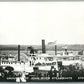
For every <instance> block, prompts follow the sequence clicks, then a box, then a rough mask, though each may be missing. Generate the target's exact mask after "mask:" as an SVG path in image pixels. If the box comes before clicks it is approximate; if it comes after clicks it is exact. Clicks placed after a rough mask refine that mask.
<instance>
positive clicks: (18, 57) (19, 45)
mask: <svg viewBox="0 0 84 84" xmlns="http://www.w3.org/2000/svg"><path fill="white" fill-rule="evenodd" d="M18 61H20V45H18Z"/></svg>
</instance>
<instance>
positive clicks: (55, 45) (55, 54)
mask: <svg viewBox="0 0 84 84" xmlns="http://www.w3.org/2000/svg"><path fill="white" fill-rule="evenodd" d="M55 55H57V46H56V45H55Z"/></svg>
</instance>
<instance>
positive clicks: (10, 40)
mask: <svg viewBox="0 0 84 84" xmlns="http://www.w3.org/2000/svg"><path fill="white" fill-rule="evenodd" d="M42 39H45V41H46V44H47V43H48V42H54V41H57V43H58V44H84V2H0V44H22V45H39V44H41V40H42Z"/></svg>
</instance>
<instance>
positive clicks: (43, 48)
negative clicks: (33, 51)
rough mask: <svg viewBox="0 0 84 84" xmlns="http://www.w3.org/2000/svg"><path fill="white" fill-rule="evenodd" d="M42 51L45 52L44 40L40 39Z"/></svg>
mask: <svg viewBox="0 0 84 84" xmlns="http://www.w3.org/2000/svg"><path fill="white" fill-rule="evenodd" d="M42 53H46V49H45V40H44V39H43V40H42Z"/></svg>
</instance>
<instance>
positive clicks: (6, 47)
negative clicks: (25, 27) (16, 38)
mask: <svg viewBox="0 0 84 84" xmlns="http://www.w3.org/2000/svg"><path fill="white" fill-rule="evenodd" d="M29 46H32V47H33V48H35V49H38V50H41V49H42V47H41V45H21V47H20V49H21V50H26V49H27V47H29ZM64 47H67V49H68V50H84V45H83V44H82V45H80V44H75V45H74V44H73V45H67V44H64V45H63V44H61V45H57V49H58V50H64ZM54 48H55V47H54V45H46V50H54ZM17 49H18V45H0V50H17Z"/></svg>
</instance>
